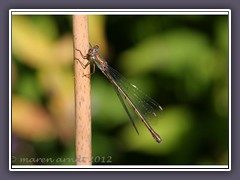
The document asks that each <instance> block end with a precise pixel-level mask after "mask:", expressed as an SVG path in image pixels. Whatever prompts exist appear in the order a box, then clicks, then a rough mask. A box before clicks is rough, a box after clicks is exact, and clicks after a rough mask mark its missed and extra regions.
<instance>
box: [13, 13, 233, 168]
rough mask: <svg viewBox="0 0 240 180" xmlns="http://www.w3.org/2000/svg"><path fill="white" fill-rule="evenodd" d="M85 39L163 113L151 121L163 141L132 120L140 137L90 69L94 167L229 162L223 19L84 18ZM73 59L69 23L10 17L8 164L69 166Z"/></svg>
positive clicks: (101, 78) (225, 21)
mask: <svg viewBox="0 0 240 180" xmlns="http://www.w3.org/2000/svg"><path fill="white" fill-rule="evenodd" d="M89 33H90V35H89V36H90V42H91V44H98V45H99V46H100V53H101V54H102V55H103V56H104V57H105V58H106V59H107V61H108V62H109V64H110V65H111V66H112V67H114V68H115V69H117V70H118V71H119V72H121V74H123V75H124V76H125V77H126V78H127V79H128V80H129V81H130V82H132V83H133V84H135V85H137V86H138V87H139V89H141V90H143V91H144V92H145V93H146V94H148V95H149V96H150V97H152V98H153V99H155V100H156V101H157V102H158V103H159V104H160V105H161V106H162V107H163V109H164V110H163V111H162V112H161V114H160V117H159V119H158V120H157V121H154V122H151V125H152V127H153V128H154V129H155V130H156V132H157V133H158V134H159V135H160V136H161V137H162V138H163V141H162V143H160V144H158V143H156V141H155V140H154V139H153V138H152V136H151V135H150V133H149V132H148V131H147V129H146V127H145V126H144V125H143V124H142V122H141V121H140V120H139V119H138V118H137V117H134V118H135V122H136V125H137V127H138V129H139V132H140V135H137V133H136V132H135V130H134V128H133V127H132V124H131V123H130V120H129V119H128V116H127V114H126V113H125V111H124V109H123V107H122V106H121V103H120V101H119V100H118V97H117V95H116V94H115V91H114V89H113V87H112V85H111V84H110V83H109V82H108V80H107V79H106V78H105V77H104V75H102V74H101V72H100V70H97V71H96V73H95V74H94V75H93V76H92V79H91V95H92V151H93V158H96V159H93V160H95V162H93V163H94V164H102V165H106V164H107V165H227V164H228V143H229V142H228V134H229V130H228V129H229V127H228V121H229V119H228V91H229V90H228V17H227V16H214V15H211V16H207V15H187V16H185V15H181V16H174V15H168V16H164V15H161V16H160V15H159V16H152V15H147V16H143V15H137V16H127V15H121V16H120V15H119V16H118V15H112V16H111V15H108V16H100V15H96V16H92V15H91V16H89ZM73 54H74V50H73V37H72V16H63V15H59V16H57V15H56V16H45V15H28V16H20V15H14V16H12V155H13V156H14V157H16V158H15V160H14V162H13V164H75V162H74V161H72V159H73V160H74V158H75V146H74V142H75V137H74V136H75V122H74V121H75V119H74V112H75V110H74V73H73V69H74V68H73V63H74V57H73ZM97 157H100V158H101V159H102V160H103V159H104V158H105V160H107V158H109V157H111V162H103V161H102V160H101V161H99V158H97ZM21 158H29V161H28V162H22V161H21ZM31 158H32V159H31ZM36 158H53V159H55V160H57V159H58V160H59V161H58V162H56V161H55V162H43V163H42V162H40V161H37V160H36ZM64 158H65V160H64ZM34 159H35V160H34ZM61 159H62V161H61Z"/></svg>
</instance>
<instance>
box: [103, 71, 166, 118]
mask: <svg viewBox="0 0 240 180" xmlns="http://www.w3.org/2000/svg"><path fill="white" fill-rule="evenodd" d="M107 71H108V73H109V74H110V76H111V77H112V79H113V80H114V81H115V82H116V84H118V86H119V87H120V88H121V90H122V91H123V92H124V93H125V94H126V95H127V96H128V97H129V99H131V101H132V103H133V104H134V105H135V107H136V108H137V109H138V111H139V112H140V114H141V115H142V116H143V117H144V119H146V120H150V119H156V118H157V115H158V113H159V112H160V110H162V108H161V106H160V105H159V104H158V103H157V102H156V101H155V100H153V99H152V98H150V97H149V96H147V95H146V94H145V93H144V92H142V91H141V90H140V89H138V88H137V87H136V86H135V85H133V84H131V83H129V82H128V81H127V80H126V79H125V78H124V77H123V76H122V75H121V74H120V73H119V72H118V71H116V70H115V69H113V68H112V67H110V66H108V68H107ZM115 89H116V88H115Z"/></svg>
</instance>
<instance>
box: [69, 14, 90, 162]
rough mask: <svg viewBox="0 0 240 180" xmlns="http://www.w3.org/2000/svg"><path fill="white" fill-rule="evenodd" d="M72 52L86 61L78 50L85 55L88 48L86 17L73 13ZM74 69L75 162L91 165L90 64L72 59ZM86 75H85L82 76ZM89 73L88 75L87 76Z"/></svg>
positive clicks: (82, 60)
mask: <svg viewBox="0 0 240 180" xmlns="http://www.w3.org/2000/svg"><path fill="white" fill-rule="evenodd" d="M73 37H74V54H75V58H78V59H79V60H80V61H81V62H82V63H83V64H86V63H87V60H86V59H83V58H82V57H81V55H80V53H79V52H78V51H76V50H75V49H79V50H81V52H82V53H83V54H84V55H85V54H86V53H87V51H88V48H89V39H88V17H87V15H73ZM74 70H75V108H76V109H75V118H76V164H77V165H91V164H92V163H91V159H92V158H91V156H92V142H91V139H92V135H91V98H90V75H89V74H90V66H88V67H86V68H85V69H84V68H83V67H82V66H81V64H80V63H79V61H78V60H76V59H74ZM84 75H87V76H84ZM88 75H89V76H88Z"/></svg>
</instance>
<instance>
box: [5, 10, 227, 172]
mask: <svg viewBox="0 0 240 180" xmlns="http://www.w3.org/2000/svg"><path fill="white" fill-rule="evenodd" d="M75 14H88V15H228V45H229V46H228V50H229V51H228V53H229V54H228V58H229V59H228V81H229V84H228V85H229V87H228V88H229V89H228V108H229V109H228V110H229V111H228V112H229V124H228V125H229V139H228V140H229V149H228V152H229V153H228V165H213V166H211V165H210V166H209V165H208V166H205V165H187V166H185V165H177V166H176V165H167V166H165V165H154V166H153V165H152V166H149V165H148V166H142V165H141V166H136V165H133V166H129V165H126V166H125V165H124V166H123V165H121V166H119V165H104V166H102V165H92V166H89V165H88V166H77V165H76V166H73V165H69V166H66V165H56V166H54V165H12V153H11V150H12V147H11V145H12V143H11V141H12V96H11V90H12V86H11V84H12V83H11V79H12V68H11V63H12V62H11V61H12V52H11V50H12V36H11V30H12V15H75ZM9 170H10V171H63V170H64V171H231V10H230V9H10V10H9Z"/></svg>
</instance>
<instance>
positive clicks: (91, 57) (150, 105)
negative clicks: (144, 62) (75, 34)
mask: <svg viewBox="0 0 240 180" xmlns="http://www.w3.org/2000/svg"><path fill="white" fill-rule="evenodd" d="M98 49H99V47H98V46H97V45H95V46H93V47H92V46H91V45H90V49H89V50H88V53H87V54H86V55H83V53H82V52H81V51H80V50H79V49H76V50H77V51H79V52H80V54H81V56H82V58H83V59H87V60H88V62H87V63H86V64H83V63H82V62H81V61H80V60H79V59H77V58H75V59H76V60H78V61H79V62H80V64H81V65H82V67H83V68H84V69H85V68H86V67H87V66H88V65H89V64H90V63H93V65H94V66H93V73H94V71H95V64H96V65H97V67H98V68H99V69H100V70H101V71H102V73H103V74H104V75H105V76H106V77H107V78H108V79H109V81H110V82H111V83H112V84H113V87H114V89H115V91H116V93H117V95H118V97H119V99H120V101H121V103H122V105H123V107H124V109H125V111H126V113H127V114H128V117H129V119H130V120H131V122H132V124H133V127H134V128H135V130H136V132H137V133H138V134H139V132H138V130H137V127H136V125H135V123H134V121H133V118H132V116H131V114H130V112H129V111H128V108H127V106H126V104H125V103H124V99H125V100H126V101H127V102H128V104H129V105H130V106H131V107H132V108H133V110H134V111H135V113H136V114H137V115H138V117H139V118H140V119H141V120H142V122H143V123H144V125H145V126H146V127H147V128H148V130H149V131H150V133H151V134H152V136H153V137H154V139H155V140H156V141H157V142H158V143H160V142H161V141H162V139H161V138H160V136H159V135H158V134H157V133H156V132H155V131H154V130H153V129H152V127H151V126H150V124H149V123H148V121H147V119H150V118H157V112H158V111H160V110H162V107H161V106H160V105H159V104H158V103H157V102H156V101H154V100H153V99H151V98H150V97H148V96H147V95H146V94H144V93H143V92H142V91H141V90H139V89H138V88H137V87H136V86H135V85H133V84H131V83H129V82H127V81H126V80H125V78H124V77H123V76H122V75H121V74H120V73H119V72H117V71H116V70H115V69H113V68H112V67H111V66H109V65H108V63H107V61H106V60H105V59H104V58H103V57H102V56H101V55H100V54H99V52H98Z"/></svg>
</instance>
